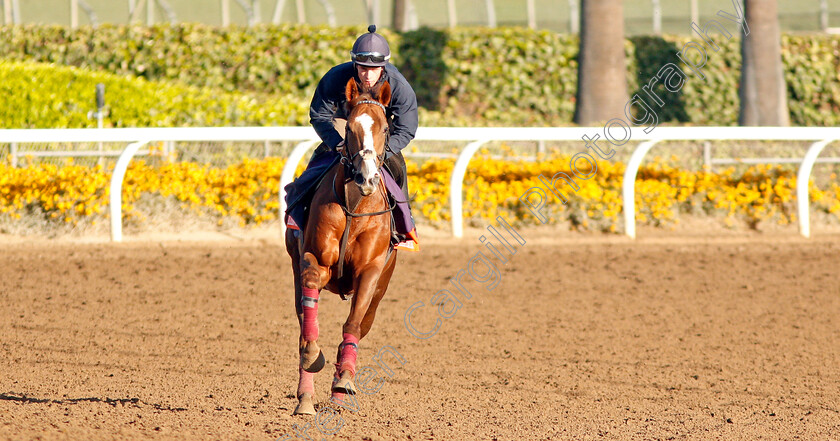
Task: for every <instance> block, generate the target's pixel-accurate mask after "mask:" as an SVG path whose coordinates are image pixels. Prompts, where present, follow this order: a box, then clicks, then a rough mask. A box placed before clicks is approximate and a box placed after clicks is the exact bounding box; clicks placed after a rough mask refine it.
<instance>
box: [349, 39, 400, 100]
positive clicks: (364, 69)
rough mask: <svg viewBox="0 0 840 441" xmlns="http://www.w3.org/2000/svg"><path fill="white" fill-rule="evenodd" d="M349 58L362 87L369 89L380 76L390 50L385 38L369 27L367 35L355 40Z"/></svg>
mask: <svg viewBox="0 0 840 441" xmlns="http://www.w3.org/2000/svg"><path fill="white" fill-rule="evenodd" d="M350 58H351V59H352V60H353V63H354V64H355V65H356V71H357V72H358V74H359V79H360V80H361V81H362V83H363V85H365V86H367V87H371V86H373V85H374V84H376V82H377V81H379V78H380V77H381V76H382V70H383V68H384V66H385V65H386V64H388V60H389V59H390V58H391V48H390V47H389V46H388V41H386V40H385V37H383V36H381V35H379V34H377V33H376V25H370V26H368V33H367V34H362V36H360V37H359V38H357V39H356V42H355V43H354V44H353V50H351V51H350Z"/></svg>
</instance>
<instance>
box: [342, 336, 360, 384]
mask: <svg viewBox="0 0 840 441" xmlns="http://www.w3.org/2000/svg"><path fill="white" fill-rule="evenodd" d="M358 347H359V339H358V338H356V336H355V335H353V334H348V333H346V332H345V333H344V341H343V342H342V343H341V360H339V362H338V372H343V371H345V370H348V371H350V372H351V373H352V374H353V375H356V355H357V351H358Z"/></svg>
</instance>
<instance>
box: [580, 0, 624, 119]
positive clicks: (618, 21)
mask: <svg viewBox="0 0 840 441" xmlns="http://www.w3.org/2000/svg"><path fill="white" fill-rule="evenodd" d="M581 18H582V19H581V32H580V53H579V55H578V90H577V107H576V109H575V122H576V123H578V124H580V125H590V124H593V123H597V122H606V121H608V120H610V119H613V118H621V117H623V116H624V105H625V104H626V103H627V101H628V99H627V73H626V66H625V61H624V13H623V6H622V0H583V2H582V7H581Z"/></svg>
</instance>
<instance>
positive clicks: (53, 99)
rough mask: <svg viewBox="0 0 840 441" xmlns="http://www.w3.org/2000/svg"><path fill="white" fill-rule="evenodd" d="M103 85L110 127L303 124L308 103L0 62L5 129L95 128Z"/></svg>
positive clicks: (1, 114) (0, 117)
mask: <svg viewBox="0 0 840 441" xmlns="http://www.w3.org/2000/svg"><path fill="white" fill-rule="evenodd" d="M97 83H103V84H105V91H106V96H107V103H106V104H107V106H108V110H109V115H108V117H107V118H106V120H105V121H106V122H107V125H108V126H110V127H167V126H243V125H301V124H305V123H306V121H307V120H308V107H307V105H306V104H305V103H303V102H301V101H299V100H296V99H294V98H290V97H282V98H281V97H278V96H274V97H267V96H262V97H261V96H257V95H254V94H251V95H249V94H241V93H231V92H221V91H218V90H214V89H211V88H198V87H194V86H186V85H178V84H167V83H161V82H152V81H146V80H144V79H142V78H133V77H127V76H125V77H123V76H116V75H113V74H109V73H105V72H90V71H86V70H82V69H77V68H73V67H66V66H56V65H50V64H45V63H20V62H8V61H0V94H2V95H3V96H6V97H7V99H6V103H7V105H5V106H3V107H2V108H0V121H1V122H2V126H3V127H4V128H53V127H91V125H92V124H93V122H92V121H91V120H89V119H88V111H90V110H93V107H94V102H95V99H94V98H95V97H94V95H95V92H94V90H95V85H96V84H97Z"/></svg>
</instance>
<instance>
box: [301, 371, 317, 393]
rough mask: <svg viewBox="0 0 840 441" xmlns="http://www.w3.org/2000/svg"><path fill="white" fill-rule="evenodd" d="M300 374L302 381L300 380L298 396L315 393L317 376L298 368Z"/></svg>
mask: <svg viewBox="0 0 840 441" xmlns="http://www.w3.org/2000/svg"><path fill="white" fill-rule="evenodd" d="M298 371H299V372H300V380H298V389H297V394H298V396H300V394H302V393H307V392H308V393H310V394H314V393H315V374H313V373H311V372H306V371H305V370H303V368H298Z"/></svg>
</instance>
